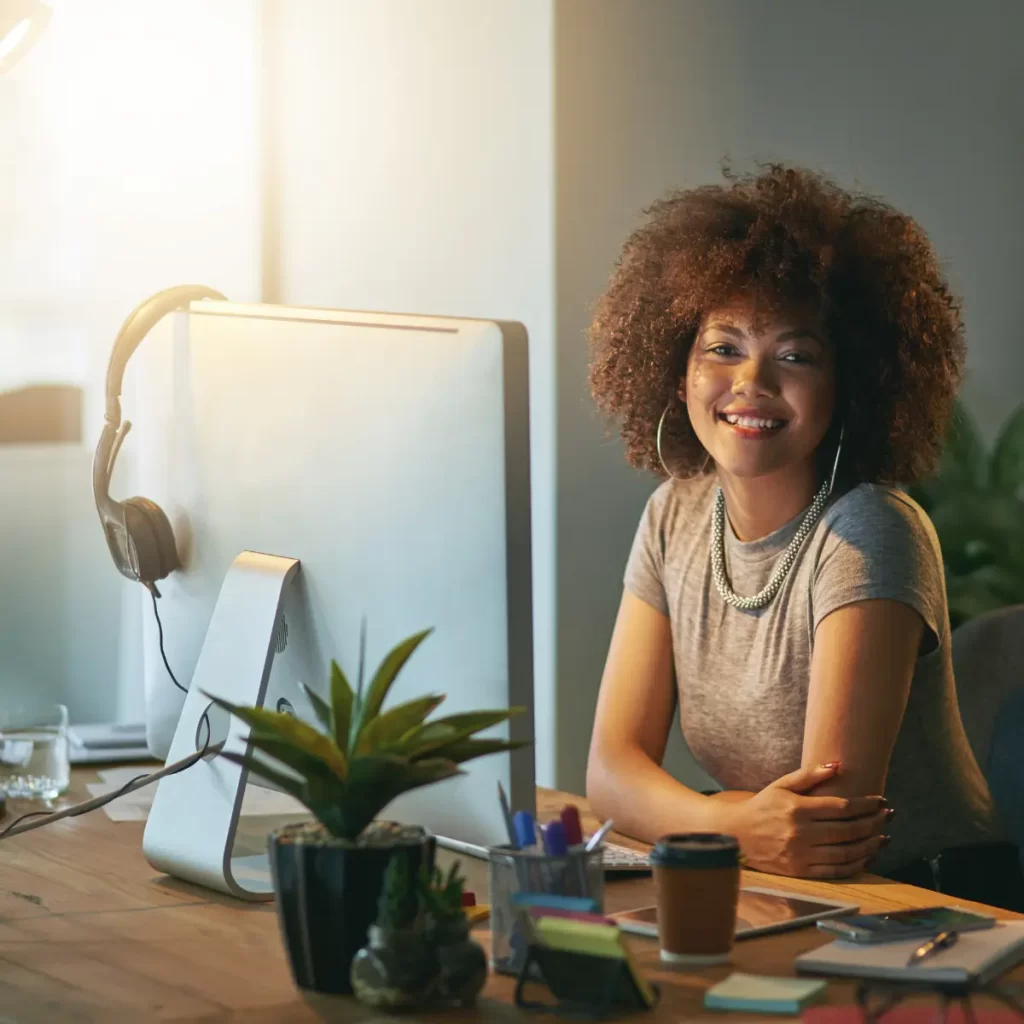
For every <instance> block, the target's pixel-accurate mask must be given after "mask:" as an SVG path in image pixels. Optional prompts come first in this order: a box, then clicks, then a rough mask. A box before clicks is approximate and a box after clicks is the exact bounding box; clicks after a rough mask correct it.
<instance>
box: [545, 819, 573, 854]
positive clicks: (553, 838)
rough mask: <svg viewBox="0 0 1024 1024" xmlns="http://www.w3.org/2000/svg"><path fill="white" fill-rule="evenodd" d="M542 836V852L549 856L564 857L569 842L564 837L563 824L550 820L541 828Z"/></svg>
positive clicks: (567, 850)
mask: <svg viewBox="0 0 1024 1024" xmlns="http://www.w3.org/2000/svg"><path fill="white" fill-rule="evenodd" d="M541 835H542V836H543V837H544V852H545V853H546V854H547V855H548V856H549V857H564V856H565V855H566V853H568V852H569V844H568V843H567V842H566V838H565V826H564V825H563V824H562V823H561V822H560V821H552V822H551V823H550V824H548V825H545V826H544V828H543V829H542V830H541Z"/></svg>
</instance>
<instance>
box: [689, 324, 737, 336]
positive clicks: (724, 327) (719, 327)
mask: <svg viewBox="0 0 1024 1024" xmlns="http://www.w3.org/2000/svg"><path fill="white" fill-rule="evenodd" d="M705 331H721V332H722V333H723V334H731V335H732V336H733V337H734V338H742V337H744V334H743V331H741V330H740V329H739V328H738V327H733V326H732V324H723V323H718V322H713V323H710V324H707V325H705V327H704V330H702V331H701V332H700V333H701V334H703V333H704V332H705Z"/></svg>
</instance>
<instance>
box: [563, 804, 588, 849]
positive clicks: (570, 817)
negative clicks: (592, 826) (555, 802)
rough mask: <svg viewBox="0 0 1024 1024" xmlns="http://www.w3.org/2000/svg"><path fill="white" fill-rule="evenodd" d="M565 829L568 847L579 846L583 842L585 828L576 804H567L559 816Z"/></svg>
mask: <svg viewBox="0 0 1024 1024" xmlns="http://www.w3.org/2000/svg"><path fill="white" fill-rule="evenodd" d="M559 818H561V821H562V827H563V828H564V829H565V843H566V845H567V846H579V845H580V843H582V842H583V826H582V824H581V823H580V812H579V809H578V808H577V807H576V806H575V805H574V804H566V805H565V807H563V808H562V813H561V814H560V815H559Z"/></svg>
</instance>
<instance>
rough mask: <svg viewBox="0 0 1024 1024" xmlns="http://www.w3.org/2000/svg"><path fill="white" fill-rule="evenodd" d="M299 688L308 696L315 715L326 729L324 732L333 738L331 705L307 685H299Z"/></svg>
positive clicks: (307, 698)
mask: <svg viewBox="0 0 1024 1024" xmlns="http://www.w3.org/2000/svg"><path fill="white" fill-rule="evenodd" d="M299 687H300V688H301V690H302V692H303V693H304V694H305V695H306V700H308V701H309V704H310V707H312V709H313V714H315V715H316V719H317V721H318V722H319V723H320V724H321V725H322V726H323V727H324V732H326V733H327V734H328V735H329V736H333V735H334V713H333V712H332V711H331V705H330V704H328V703H327V701H325V700H324V699H323V697H321V696H320V694H318V693H315V692H314V691H313V690H312V689H311V688H310V687H308V686H307V685H306V684H305V683H299Z"/></svg>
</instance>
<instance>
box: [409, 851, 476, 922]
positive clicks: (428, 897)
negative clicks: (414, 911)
mask: <svg viewBox="0 0 1024 1024" xmlns="http://www.w3.org/2000/svg"><path fill="white" fill-rule="evenodd" d="M465 884H466V880H465V879H464V878H463V877H462V876H461V875H460V874H459V862H458V861H453V862H452V866H451V867H450V868H449V870H448V874H447V875H444V874H442V873H441V869H440V868H434V870H433V872H432V873H431V872H430V871H428V870H427V868H425V867H423V868H421V869H420V885H419V892H420V904H421V907H422V909H423V912H424V914H425V915H427V916H428V917H429V918H430V919H431V921H432V923H433V924H434V925H436V926H439V927H444V926H446V925H450V924H454V923H456V922H458V921H461V920H462V919H463V918H465V916H466V912H465V910H464V909H463V906H462V893H463V891H464V889H465Z"/></svg>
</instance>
